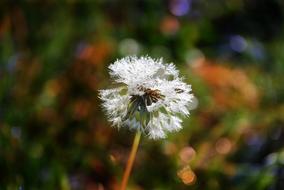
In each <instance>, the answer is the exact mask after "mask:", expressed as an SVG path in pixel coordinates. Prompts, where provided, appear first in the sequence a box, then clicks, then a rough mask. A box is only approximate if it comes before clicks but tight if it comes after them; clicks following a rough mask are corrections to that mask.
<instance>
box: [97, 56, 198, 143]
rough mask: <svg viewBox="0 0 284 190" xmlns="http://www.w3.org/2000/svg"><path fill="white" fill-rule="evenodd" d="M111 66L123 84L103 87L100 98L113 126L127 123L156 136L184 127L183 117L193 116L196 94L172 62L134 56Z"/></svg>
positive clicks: (117, 80)
mask: <svg viewBox="0 0 284 190" xmlns="http://www.w3.org/2000/svg"><path fill="white" fill-rule="evenodd" d="M109 69H110V75H111V77H112V78H113V79H114V81H115V82H116V83H117V84H118V85H119V87H117V88H113V89H107V90H100V91H99V97H100V99H101V100H102V101H103V103H102V106H103V108H104V109H105V111H106V113H107V115H108V120H109V121H110V122H111V123H112V124H113V126H117V127H125V126H127V127H130V128H133V129H136V130H139V131H142V132H144V133H146V134H147V135H148V136H149V137H150V138H152V139H158V138H164V137H165V136H166V133H167V132H172V131H178V130H180V129H181V128H182V126H181V122H182V120H181V118H180V117H181V116H188V115H189V111H188V106H189V105H190V103H191V102H192V99H193V95H192V94H191V86H190V85H188V84H186V83H184V82H183V80H182V78H180V77H179V76H178V75H179V72H178V70H177V69H176V68H175V66H174V65H173V64H172V63H170V64H164V63H163V62H162V59H158V60H154V59H152V58H150V57H147V56H146V57H140V58H138V57H135V56H131V57H126V58H123V59H120V60H117V61H116V62H114V63H113V64H111V65H110V66H109Z"/></svg>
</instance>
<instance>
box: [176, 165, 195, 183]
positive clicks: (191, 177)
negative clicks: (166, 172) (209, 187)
mask: <svg viewBox="0 0 284 190" xmlns="http://www.w3.org/2000/svg"><path fill="white" fill-rule="evenodd" d="M177 175H178V177H179V178H180V179H181V180H182V182H183V183H184V184H185V185H192V184H194V183H195V181H196V175H195V174H194V172H193V171H192V170H191V169H190V167H189V166H186V167H184V168H182V169H181V170H180V171H178V173H177Z"/></svg>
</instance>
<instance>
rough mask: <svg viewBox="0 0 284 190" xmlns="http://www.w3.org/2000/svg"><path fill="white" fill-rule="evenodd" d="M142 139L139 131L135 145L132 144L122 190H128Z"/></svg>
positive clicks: (135, 138)
mask: <svg viewBox="0 0 284 190" xmlns="http://www.w3.org/2000/svg"><path fill="white" fill-rule="evenodd" d="M140 137H141V132H140V131H137V132H136V134H135V137H134V140H133V144H132V148H131V152H130V155H129V158H128V161H127V165H126V168H125V171H124V174H123V178H122V183H121V188H120V190H125V189H126V185H127V182H128V178H129V175H130V172H131V169H132V166H133V163H134V160H135V156H136V153H137V149H138V146H139V142H140Z"/></svg>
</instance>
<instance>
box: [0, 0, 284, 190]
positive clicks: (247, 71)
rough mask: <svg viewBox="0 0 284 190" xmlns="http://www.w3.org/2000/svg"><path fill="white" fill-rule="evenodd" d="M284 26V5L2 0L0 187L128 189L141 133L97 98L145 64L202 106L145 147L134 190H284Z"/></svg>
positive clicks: (219, 0) (239, 0) (256, 0)
mask: <svg viewBox="0 0 284 190" xmlns="http://www.w3.org/2000/svg"><path fill="white" fill-rule="evenodd" d="M283 29H284V1H282V0H215V1H207V0H167V1H162V0H161V1H154V0H136V1H118V0H105V1H103V0H98V1H78V0H69V1H67V2H65V1H55V0H44V1H40V2H39V1H35V0H29V1H16V0H13V1H12V0H11V1H1V3H0V189H1V190H2V189H3V190H4V189H8V190H14V189H15V190H24V189H25V190H26V189H63V190H68V189H79V190H80V189H86V190H108V189H117V187H119V184H120V181H121V177H122V174H123V170H124V167H125V164H126V161H127V157H128V154H129V151H130V148H131V143H132V140H133V137H134V134H133V132H131V131H128V130H127V129H121V130H117V129H115V128H112V127H110V124H109V123H108V122H107V120H106V116H105V115H104V113H103V112H102V110H101V108H100V101H99V100H98V97H97V96H98V91H97V90H98V89H103V88H108V86H109V85H110V84H111V82H110V79H109V75H108V70H107V66H108V65H109V64H110V63H112V62H113V61H115V60H116V59H118V58H121V57H123V56H127V55H133V54H134V55H149V56H151V57H154V58H159V57H163V58H164V61H165V62H174V63H175V64H176V65H177V67H178V68H179V69H180V70H181V74H182V75H184V76H185V78H186V79H185V80H186V81H187V82H188V83H190V84H192V88H193V93H194V94H195V96H196V99H195V101H194V105H193V107H192V109H193V110H192V111H191V115H190V117H189V118H186V119H185V120H184V124H183V126H184V128H183V129H182V130H181V131H180V132H176V133H173V134H170V135H169V137H168V138H167V139H165V140H158V141H154V140H149V139H147V138H146V137H143V138H142V142H141V144H140V147H139V151H138V154H137V157H136V161H135V165H134V168H133V172H132V175H131V177H130V181H129V184H128V189H129V190H144V189H145V190H184V189H191V190H222V189H224V190H239V189H240V190H246V189H252V188H253V189H254V190H283V189H284V85H283V81H284V53H283V49H284V30H283ZM195 107H196V108H195Z"/></svg>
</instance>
